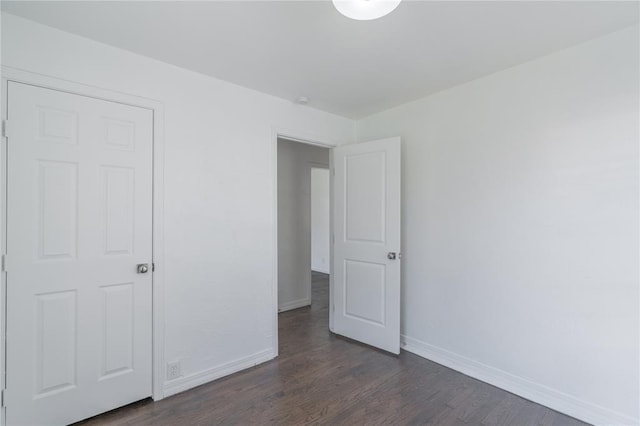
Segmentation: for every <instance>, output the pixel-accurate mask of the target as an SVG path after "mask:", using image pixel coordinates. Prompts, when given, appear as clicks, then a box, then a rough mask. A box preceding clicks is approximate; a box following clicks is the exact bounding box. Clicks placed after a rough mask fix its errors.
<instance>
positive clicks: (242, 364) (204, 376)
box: [164, 349, 275, 397]
mask: <svg viewBox="0 0 640 426" xmlns="http://www.w3.org/2000/svg"><path fill="white" fill-rule="evenodd" d="M274 357H275V354H274V352H273V351H272V350H271V349H265V350H263V351H260V352H256V353H255V354H253V355H249V356H246V357H243V358H239V359H236V360H234V361H230V362H226V363H224V364H221V365H218V366H217V367H213V368H208V369H206V370H202V371H199V372H197V373H192V374H189V375H188V376H185V377H181V378H179V379H175V380H171V381H169V382H167V383H166V384H165V386H164V395H165V397H166V396H171V395H175V394H177V393H180V392H183V391H186V390H189V389H192V388H194V387H196V386H200V385H203V384H205V383H209V382H211V381H213V380H216V379H219V378H221V377H224V376H228V375H229V374H233V373H236V372H238V371H240V370H244V369H246V368H250V367H253V366H256V365H258V364H262V363H263V362H266V361H269V360H271V359H273V358H274Z"/></svg>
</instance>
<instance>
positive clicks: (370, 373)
mask: <svg viewBox="0 0 640 426" xmlns="http://www.w3.org/2000/svg"><path fill="white" fill-rule="evenodd" d="M328 296H329V289H328V277H327V276H326V275H324V274H316V273H314V274H313V298H312V301H313V303H312V306H311V307H310V308H309V307H307V308H300V309H296V310H294V311H289V312H284V313H282V314H280V316H279V339H280V356H279V357H278V358H276V359H275V360H273V361H270V362H267V363H265V364H262V365H259V366H257V367H253V368H251V369H249V370H245V371H242V372H239V373H236V374H233V375H231V376H228V377H225V378H223V379H220V380H217V381H215V382H212V383H209V384H206V385H203V386H200V387H198V388H195V389H192V390H189V391H186V392H183V393H181V394H179V395H175V396H172V397H169V398H166V399H164V400H162V401H159V402H153V401H151V400H145V401H141V402H138V403H135V404H131V405H129V406H126V407H123V408H121V409H118V410H114V411H111V412H109V413H106V414H103V415H101V416H97V417H94V418H92V419H89V420H87V421H85V422H82V423H81V424H83V425H107V424H114V425H262V424H273V425H307V424H314V425H316V424H317V425H418V424H420V425H434V426H435V425H438V426H449V425H482V426H492V425H516V426H526V425H540V426H554V425H555V426H577V425H584V424H585V423H582V422H580V421H578V420H575V419H573V418H571V417H567V416H565V415H563V414H560V413H558V412H555V411H553V410H551V409H549V408H546V407H543V406H541V405H538V404H535V403H533V402H530V401H527V400H525V399H522V398H519V397H517V396H515V395H513V394H510V393H508V392H506V391H503V390H501V389H498V388H495V387H493V386H491V385H488V384H486V383H483V382H480V381H478V380H475V379H472V378H470V377H467V376H465V375H463V374H460V373H457V372H455V371H453V370H451V369H449V368H446V367H443V366H441V365H438V364H435V363H433V362H431V361H428V360H425V359H423V358H420V357H418V356H416V355H413V354H410V353H407V352H402V353H401V355H400V356H399V357H395V356H392V355H389V354H386V353H384V352H382V351H378V350H375V349H372V348H370V347H367V346H365V345H361V344H359V343H356V342H353V341H350V340H347V339H343V338H340V337H338V336H335V335H332V334H331V333H330V332H329V330H328V300H329V297H328Z"/></svg>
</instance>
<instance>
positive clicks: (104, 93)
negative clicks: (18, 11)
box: [0, 66, 165, 401]
mask: <svg viewBox="0 0 640 426" xmlns="http://www.w3.org/2000/svg"><path fill="white" fill-rule="evenodd" d="M8 81H15V82H19V83H25V84H31V85H34V86H39V87H44V88H49V89H54V90H59V91H63V92H67V93H73V94H77V95H82V96H89V97H92V98H96V99H103V100H107V101H110V102H118V103H123V104H127V105H132V106H137V107H142V108H146V109H150V110H152V111H153V263H154V264H155V271H154V272H153V302H152V303H153V344H152V345H153V348H152V351H153V352H152V355H153V358H152V359H153V361H152V362H153V365H152V369H153V370H152V371H153V384H152V392H153V393H152V397H153V399H154V400H156V401H158V400H160V399H162V398H163V397H164V395H163V388H164V386H163V384H164V330H165V324H164V285H165V281H164V266H165V265H164V104H163V103H162V102H160V101H158V100H155V99H149V98H144V97H140V96H135V95H130V94H126V93H121V92H117V91H113V90H108V89H103V88H99V87H94V86H89V85H85V84H81V83H76V82H73V81H69V80H64V79H60V78H56V77H50V76H47V75H43V74H39V73H33V72H30V71H25V70H22V69H18V68H13V67H7V66H2V89H3V97H4V99H3V106H5V107H6V105H7V104H6V88H7V84H8ZM3 113H4V116H3V118H6V116H7V115H6V114H7V109H6V108H5V109H4V111H3ZM5 163H6V158H4V159H3V161H2V162H1V163H0V168H1V169H2V173H0V175H2V183H1V184H2V188H3V191H5V188H4V186H5V185H6V182H5V181H4V171H5V170H6V164H5ZM0 212H1V214H2V218H3V221H4V218H5V217H6V204H5V203H4V200H3V204H2V209H1V210H0ZM2 244H3V247H2V249H3V252H5V247H6V234H5V233H4V232H3V236H2ZM2 282H3V288H4V277H3V281H2ZM0 309H1V310H2V311H1V315H0V317H2V318H4V306H0ZM4 334H5V329H4V328H2V335H3V337H4ZM3 341H4V339H3ZM3 359H4V348H3ZM2 369H3V372H4V363H3V366H2ZM2 376H3V377H4V374H3V375H2Z"/></svg>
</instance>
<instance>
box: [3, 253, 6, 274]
mask: <svg viewBox="0 0 640 426" xmlns="http://www.w3.org/2000/svg"><path fill="white" fill-rule="evenodd" d="M6 271H7V255H6V254H3V255H2V272H6Z"/></svg>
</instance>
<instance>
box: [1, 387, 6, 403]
mask: <svg viewBox="0 0 640 426" xmlns="http://www.w3.org/2000/svg"><path fill="white" fill-rule="evenodd" d="M6 393H7V390H6V389H2V390H1V391H0V407H6V404H5V403H6V395H5V394H6Z"/></svg>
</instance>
